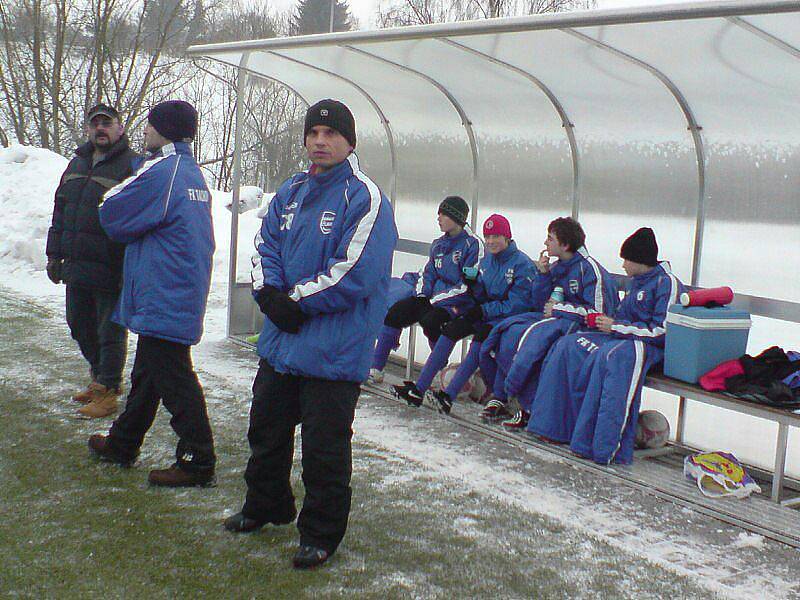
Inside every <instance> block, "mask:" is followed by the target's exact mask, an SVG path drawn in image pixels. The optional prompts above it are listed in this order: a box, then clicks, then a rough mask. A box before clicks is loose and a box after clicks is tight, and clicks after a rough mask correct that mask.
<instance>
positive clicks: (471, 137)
mask: <svg viewBox="0 0 800 600" xmlns="http://www.w3.org/2000/svg"><path fill="white" fill-rule="evenodd" d="M341 47H342V48H346V49H347V50H350V51H352V52H355V53H357V54H361V55H362V56H367V57H369V58H371V59H373V60H377V61H380V62H382V63H384V64H387V65H391V66H393V67H395V68H397V69H400V70H401V71H405V72H406V73H412V74H413V75H415V76H417V77H419V78H420V79H422V80H423V81H426V82H428V83H429V84H431V85H432V86H433V87H435V88H436V89H437V90H439V91H440V92H441V93H442V94H443V95H444V97H445V98H447V101H448V102H450V104H451V106H452V107H453V108H454V109H455V111H456V113H457V114H458V116H459V117H460V119H461V125H462V126H463V127H464V131H465V132H466V134H467V140H468V142H469V149H470V153H471V154H472V185H471V189H472V192H471V193H472V204H471V206H470V210H471V211H472V213H471V214H472V216H471V217H470V226H471V227H472V229H473V230H475V228H476V227H477V223H478V142H477V141H476V140H475V132H474V130H473V128H472V121H471V120H470V118H469V117H468V116H467V113H466V112H465V111H464V108H463V107H462V106H461V103H460V102H459V101H458V100H457V99H456V97H455V96H454V95H453V94H452V93H451V92H450V91H449V90H448V89H447V88H446V87H444V86H443V85H442V84H441V83H439V82H438V81H436V80H435V79H434V78H433V77H431V76H430V75H426V74H425V73H423V72H421V71H418V70H416V69H412V68H411V67H408V66H406V65H403V64H400V63H397V62H394V61H393V60H389V59H388V58H383V57H382V56H379V55H377V54H373V53H371V52H367V51H366V50H362V49H361V48H356V47H354V46H349V45H342V46H341Z"/></svg>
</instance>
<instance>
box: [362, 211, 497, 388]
mask: <svg viewBox="0 0 800 600" xmlns="http://www.w3.org/2000/svg"><path fill="white" fill-rule="evenodd" d="M468 215H469V207H468V206H467V203H466V202H465V201H464V199H463V198H461V197H459V196H448V197H447V198H445V199H444V200H442V202H441V204H439V215H438V221H439V228H440V229H441V230H442V232H444V235H443V236H442V237H440V238H438V239H436V240H434V241H433V243H432V244H431V249H430V257H429V258H428V262H427V264H426V265H425V268H424V269H423V271H422V277H420V278H419V280H418V282H417V287H416V293H414V294H413V295H411V296H409V297H407V298H404V299H402V300H400V301H398V302H396V303H395V304H393V305H392V306H390V307H389V312H387V313H386V318H385V319H384V321H383V328H382V329H381V332H380V334H379V335H378V342H377V344H376V345H375V353H374V354H373V357H372V368H371V369H370V381H372V382H373V383H381V382H382V381H383V368H384V367H385V366H386V361H387V359H388V358H389V352H391V351H392V350H393V349H396V348H397V347H398V346H399V345H400V333H401V332H402V330H403V328H404V327H409V326H410V325H413V324H414V323H419V324H420V325H421V326H422V331H423V333H424V334H425V337H426V338H428V342H429V343H430V344H431V346H433V344H435V343H436V341H437V340H438V339H439V336H440V335H441V332H442V325H444V324H445V323H447V322H448V321H451V320H452V319H453V318H454V317H457V316H458V315H460V314H462V313H464V312H466V311H467V310H468V309H469V308H471V307H472V306H474V305H475V300H474V299H473V297H472V295H471V294H470V293H469V290H468V289H467V284H466V283H465V282H464V277H463V274H462V271H463V269H464V267H474V266H476V265H477V264H478V261H479V260H480V259H481V258H483V242H481V240H480V239H479V238H478V237H477V236H476V235H475V234H474V233H472V231H470V229H469V226H468V225H467V216H468Z"/></svg>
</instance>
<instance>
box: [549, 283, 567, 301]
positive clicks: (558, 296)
mask: <svg viewBox="0 0 800 600" xmlns="http://www.w3.org/2000/svg"><path fill="white" fill-rule="evenodd" d="M550 300H552V301H553V302H554V303H556V304H558V303H559V302H563V301H564V288H562V287H561V286H560V285H557V286H556V287H554V288H553V292H552V293H551V294H550Z"/></svg>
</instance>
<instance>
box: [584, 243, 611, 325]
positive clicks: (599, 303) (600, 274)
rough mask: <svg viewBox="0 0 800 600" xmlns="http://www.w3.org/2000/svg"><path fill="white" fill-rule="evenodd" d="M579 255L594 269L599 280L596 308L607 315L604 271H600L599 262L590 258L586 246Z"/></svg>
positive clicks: (596, 284) (595, 291) (596, 287)
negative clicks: (604, 302) (604, 294)
mask: <svg viewBox="0 0 800 600" xmlns="http://www.w3.org/2000/svg"><path fill="white" fill-rule="evenodd" d="M578 253H579V254H580V255H581V256H583V258H585V259H586V262H588V263H589V264H590V265H591V267H592V269H594V276H595V279H597V282H596V283H595V286H594V307H595V309H596V310H597V312H599V313H605V309H604V308H603V271H602V270H601V269H600V265H598V264H597V261H596V260H595V259H594V258H592V257H591V256H589V251H588V250H586V248H585V247H584V246H581V247H580V248H578Z"/></svg>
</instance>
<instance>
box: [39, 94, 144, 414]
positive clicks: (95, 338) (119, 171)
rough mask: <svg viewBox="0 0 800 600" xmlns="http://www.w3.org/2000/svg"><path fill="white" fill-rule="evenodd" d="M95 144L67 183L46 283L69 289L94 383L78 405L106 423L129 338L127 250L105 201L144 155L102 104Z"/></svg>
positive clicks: (73, 327) (86, 147)
mask: <svg viewBox="0 0 800 600" xmlns="http://www.w3.org/2000/svg"><path fill="white" fill-rule="evenodd" d="M86 136H87V138H88V141H87V142H86V143H85V144H83V145H82V146H80V147H79V148H78V149H76V150H75V156H74V157H73V159H72V160H71V161H70V163H69V165H68V166H67V169H66V171H64V174H63V175H62V176H61V183H60V184H59V186H58V189H56V194H55V208H54V210H53V220H52V225H51V226H50V230H49V231H48V234H47V249H46V252H47V276H48V277H49V278H50V280H51V281H52V282H53V283H56V284H58V283H65V284H66V288H67V289H66V312H67V324H68V325H69V328H70V332H71V333H72V337H73V338H74V339H75V340H76V341H77V342H78V347H79V348H80V350H81V354H83V356H84V358H85V359H86V360H87V362H88V363H89V369H90V375H91V382H90V383H89V385H88V387H87V388H86V389H85V390H83V391H81V392H78V393H76V394H75V395H74V396H73V397H72V399H73V400H75V401H76V402H80V403H81V404H84V406H82V407H81V408H80V409H78V413H79V415H80V416H81V417H84V418H98V417H107V416H109V415H111V414H112V413H114V412H115V411H116V409H117V396H118V395H119V393H120V384H121V380H122V369H123V367H124V366H125V354H126V348H127V331H126V330H125V328H124V327H121V326H120V325H118V324H117V323H114V322H113V321H112V320H111V313H112V311H113V310H114V306H116V304H117V299H118V298H119V292H120V288H121V286H122V258H123V254H124V252H125V246H124V245H123V244H120V243H118V242H114V241H112V240H110V239H109V238H108V236H107V235H106V233H105V232H104V231H103V229H102V228H101V227H100V222H99V220H98V216H97V206H98V204H100V200H101V198H102V196H103V194H104V193H105V192H106V191H107V190H108V189H109V188H112V187H114V186H115V185H117V184H118V183H119V182H121V181H122V180H123V179H125V178H126V177H128V176H129V175H130V174H131V173H132V172H133V163H134V162H135V161H136V160H138V158H139V157H138V155H137V154H136V153H135V152H133V151H132V150H131V149H130V148H129V146H128V138H127V137H126V135H125V131H124V128H123V126H122V123H121V122H120V117H119V113H118V112H117V111H116V109H114V108H112V107H110V106H107V105H105V104H98V105H97V106H94V107H92V108H91V109H90V110H89V111H88V112H87V113H86Z"/></svg>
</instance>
